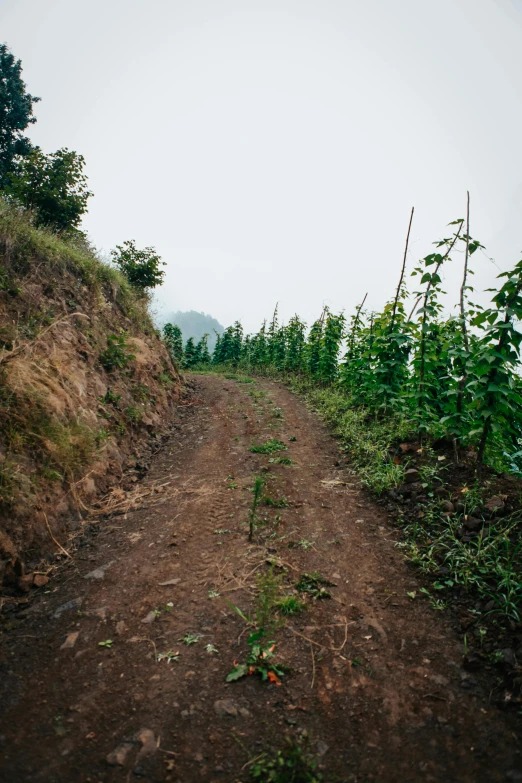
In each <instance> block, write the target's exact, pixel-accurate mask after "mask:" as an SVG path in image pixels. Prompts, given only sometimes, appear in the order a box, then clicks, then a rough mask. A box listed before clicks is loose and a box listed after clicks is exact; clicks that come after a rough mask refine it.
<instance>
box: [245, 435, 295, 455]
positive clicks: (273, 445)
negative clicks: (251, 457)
mask: <svg viewBox="0 0 522 783" xmlns="http://www.w3.org/2000/svg"><path fill="white" fill-rule="evenodd" d="M286 448H287V447H286V446H285V444H284V443H283V442H282V441H280V440H276V438H272V439H271V440H268V441H267V442H266V443H263V444H261V445H260V446H252V447H251V448H250V451H251V452H253V453H254V454H274V453H275V452H276V451H286Z"/></svg>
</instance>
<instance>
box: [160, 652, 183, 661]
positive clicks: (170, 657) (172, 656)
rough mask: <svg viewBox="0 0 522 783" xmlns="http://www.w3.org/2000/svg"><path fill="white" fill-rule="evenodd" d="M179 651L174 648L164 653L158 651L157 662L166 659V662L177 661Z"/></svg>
mask: <svg viewBox="0 0 522 783" xmlns="http://www.w3.org/2000/svg"><path fill="white" fill-rule="evenodd" d="M179 656H180V654H179V652H178V651H176V652H174V650H169V651H168V652H164V653H158V663H161V661H167V663H171V662H172V661H179Z"/></svg>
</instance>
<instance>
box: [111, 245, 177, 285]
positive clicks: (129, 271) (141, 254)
mask: <svg viewBox="0 0 522 783" xmlns="http://www.w3.org/2000/svg"><path fill="white" fill-rule="evenodd" d="M111 257H112V260H113V262H114V263H115V264H116V266H117V267H118V269H120V270H121V271H122V272H123V274H124V275H125V277H126V278H127V280H128V281H129V283H130V284H131V285H132V286H133V287H134V288H135V289H136V290H138V291H141V292H142V293H146V292H147V290H148V289H150V288H156V286H159V285H161V284H162V282H163V278H164V276H165V272H164V271H163V270H162V269H160V267H161V266H166V264H165V262H164V261H162V260H161V256H159V255H158V254H157V252H156V250H155V248H153V247H145V248H144V249H143V250H140V249H139V248H137V247H136V243H135V241H134V240H133V239H130V240H127V241H126V242H124V243H123V245H116V250H111Z"/></svg>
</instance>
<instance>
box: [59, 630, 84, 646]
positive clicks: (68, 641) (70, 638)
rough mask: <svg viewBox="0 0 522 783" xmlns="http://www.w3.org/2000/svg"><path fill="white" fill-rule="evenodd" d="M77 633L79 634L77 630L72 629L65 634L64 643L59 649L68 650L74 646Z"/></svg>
mask: <svg viewBox="0 0 522 783" xmlns="http://www.w3.org/2000/svg"><path fill="white" fill-rule="evenodd" d="M79 635H80V632H79V631H74V632H73V633H70V634H69V635H68V636H67V639H66V640H65V641H64V643H63V644H62V646H61V647H60V650H69V649H70V648H71V647H74V645H75V644H76V640H77V638H78V636H79Z"/></svg>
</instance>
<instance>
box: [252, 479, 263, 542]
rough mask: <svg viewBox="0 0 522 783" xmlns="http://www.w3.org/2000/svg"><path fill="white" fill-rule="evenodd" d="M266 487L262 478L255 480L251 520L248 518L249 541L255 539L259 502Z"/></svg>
mask: <svg viewBox="0 0 522 783" xmlns="http://www.w3.org/2000/svg"><path fill="white" fill-rule="evenodd" d="M264 486H265V480H264V478H263V477H262V476H256V477H255V479H254V486H253V487H252V493H253V496H252V506H251V508H250V513H249V518H248V540H249V541H252V539H253V537H254V530H255V527H256V521H257V507H258V505H259V501H260V499H261V492H262V491H263V487H264Z"/></svg>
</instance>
